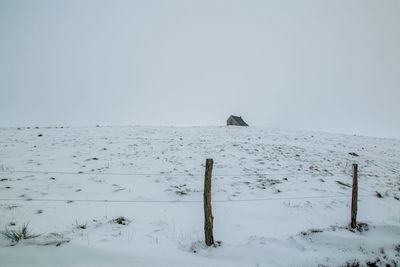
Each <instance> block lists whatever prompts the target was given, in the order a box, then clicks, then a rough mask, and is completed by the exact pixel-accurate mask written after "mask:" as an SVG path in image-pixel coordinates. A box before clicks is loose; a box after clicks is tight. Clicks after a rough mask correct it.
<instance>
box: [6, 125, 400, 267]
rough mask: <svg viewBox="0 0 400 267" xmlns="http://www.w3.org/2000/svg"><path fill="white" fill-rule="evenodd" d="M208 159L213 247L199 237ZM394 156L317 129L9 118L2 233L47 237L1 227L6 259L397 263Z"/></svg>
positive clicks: (372, 142)
mask: <svg viewBox="0 0 400 267" xmlns="http://www.w3.org/2000/svg"><path fill="white" fill-rule="evenodd" d="M349 153H356V154H357V155H358V156H356V155H354V154H353V155H350V154H349ZM206 158H213V159H214V168H213V176H212V201H213V202H212V208H213V215H214V239H215V240H217V241H221V245H220V246H216V247H207V246H206V245H205V244H204V230H203V228H204V213H203V186H204V169H205V160H206ZM399 162H400V140H398V139H382V138H372V137H362V136H351V135H339V134H329V133H318V132H298V131H289V130H278V129H265V128H257V127H186V128H183V127H144V126H129V127H128V126H126V127H85V128H68V127H64V128H55V127H53V128H29V129H28V128H21V129H15V128H1V129H0V179H1V180H0V199H1V200H0V218H1V219H0V230H2V231H3V233H4V231H9V230H12V229H14V230H18V229H21V227H22V226H23V225H24V224H27V225H28V229H29V230H30V232H31V233H32V234H40V236H38V237H36V238H31V239H25V240H22V241H20V242H18V243H12V242H11V241H10V240H8V239H7V238H6V237H5V236H2V237H0V266H229V267H230V266H318V265H319V264H322V265H324V266H343V265H346V264H351V263H359V264H360V265H361V266H366V264H367V263H368V262H376V264H377V265H378V266H385V264H389V266H396V265H397V266H398V265H399V261H400V201H399V198H400V163H399ZM353 163H357V164H358V165H359V180H358V184H359V190H358V194H359V201H358V217H357V219H358V221H360V222H364V223H366V224H368V226H369V230H367V231H362V232H359V231H355V232H353V231H350V230H349V229H348V225H349V222H350V206H351V191H352V189H351V188H350V187H347V186H344V185H341V184H339V183H337V181H340V182H342V183H344V184H349V185H351V184H352V164H353ZM377 192H379V193H380V194H381V195H382V198H379V197H377ZM121 216H123V217H124V218H126V219H127V220H126V222H125V225H124V224H118V223H116V222H115V221H114V219H116V218H118V217H121ZM14 224H15V225H14Z"/></svg>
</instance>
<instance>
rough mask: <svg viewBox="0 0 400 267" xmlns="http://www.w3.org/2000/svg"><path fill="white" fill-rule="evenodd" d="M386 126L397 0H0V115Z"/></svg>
mask: <svg viewBox="0 0 400 267" xmlns="http://www.w3.org/2000/svg"><path fill="white" fill-rule="evenodd" d="M230 114H234V115H241V116H242V117H243V118H244V119H245V120H246V122H247V123H248V124H250V125H254V126H269V127H275V128H293V129H308V130H318V131H329V132H343V133H350V134H364V135H371V136H387V137H397V138H400V121H399V116H400V1H398V0H393V1H390V0H382V1H378V0H375V1H367V0H360V1H352V0H350V1H349V0H343V1H340V0H335V1H323V0H317V1H299V0H292V1H291V0H276V1H267V0H260V1H252V0H241V1H234V0H226V1H221V0H210V1H207V0H198V1H189V0H181V1H173V0H160V1H151V0H150V1H149V0H143V1H131V0H129V1H111V0H109V1H100V0H94V1H89V0H84V1H81V0H79V1H78V0H75V1H74V0H65V1H58V0H49V1H42V0H34V1H32V0H26V1H19V0H10V1H6V0H0V126H36V125H38V126H61V125H63V126H66V125H69V126H83V125H96V124H101V125H177V126H190V125H224V124H225V123H226V119H227V118H228V116H229V115H230Z"/></svg>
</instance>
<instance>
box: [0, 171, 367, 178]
mask: <svg viewBox="0 0 400 267" xmlns="http://www.w3.org/2000/svg"><path fill="white" fill-rule="evenodd" d="M0 173H2V174H12V173H31V174H67V175H76V174H82V175H110V176H188V177H193V176H196V177H199V176H202V177H203V176H204V174H199V173H195V174H193V173H190V172H159V173H129V172H127V173H120V172H82V171H76V172H71V171H34V170H7V171H0ZM277 175H280V176H295V175H302V176H305V175H307V176H340V175H346V174H344V173H331V172H328V173H309V172H287V173H274V172H270V173H228V174H219V173H218V172H216V173H213V176H218V177H238V176H277ZM360 175H375V174H365V173H364V174H363V173H361V174H360Z"/></svg>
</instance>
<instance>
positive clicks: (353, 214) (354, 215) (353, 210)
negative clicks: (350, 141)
mask: <svg viewBox="0 0 400 267" xmlns="http://www.w3.org/2000/svg"><path fill="white" fill-rule="evenodd" d="M357 179H358V165H357V164H353V190H352V194H351V223H350V226H351V228H353V229H354V228H356V227H357V195H358V182H357Z"/></svg>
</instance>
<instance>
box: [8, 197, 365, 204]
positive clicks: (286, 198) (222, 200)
mask: <svg viewBox="0 0 400 267" xmlns="http://www.w3.org/2000/svg"><path fill="white" fill-rule="evenodd" d="M359 197H361V198H371V196H359ZM332 198H349V199H351V196H344V195H340V196H302V197H279V198H253V199H217V200H213V201H212V202H216V203H226V202H257V201H279V200H304V199H332ZM0 201H37V202H101V203H203V201H201V200H120V199H40V198H36V199H35V198H27V199H20V198H1V199H0Z"/></svg>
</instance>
